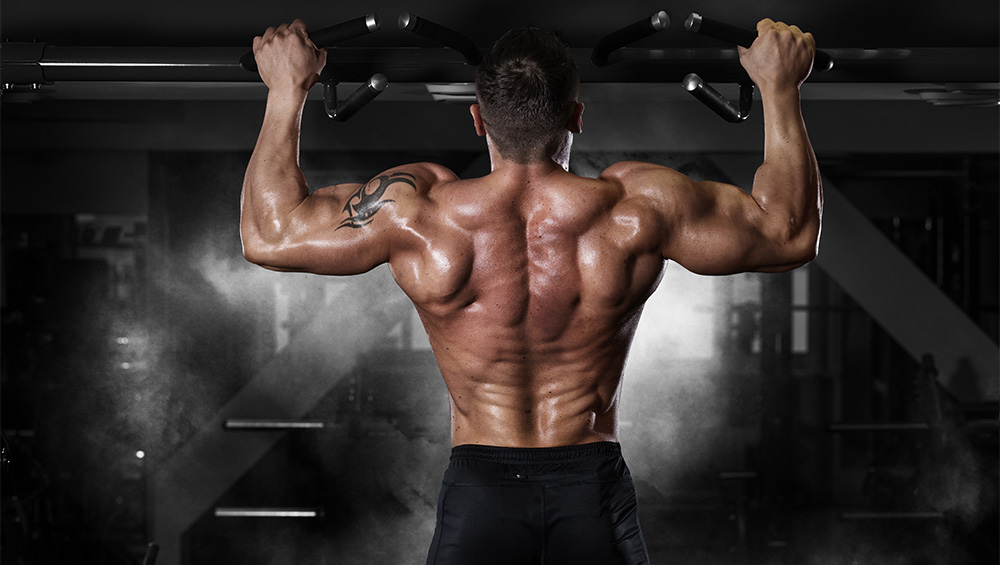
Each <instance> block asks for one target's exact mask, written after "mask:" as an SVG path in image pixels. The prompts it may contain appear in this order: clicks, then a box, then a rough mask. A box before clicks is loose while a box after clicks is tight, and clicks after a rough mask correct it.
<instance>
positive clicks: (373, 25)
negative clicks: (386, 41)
mask: <svg viewBox="0 0 1000 565" xmlns="http://www.w3.org/2000/svg"><path fill="white" fill-rule="evenodd" d="M380 29H382V23H381V20H380V19H379V17H378V14H377V13H374V12H373V13H371V14H368V15H366V16H361V17H359V18H354V19H353V20H348V21H346V22H341V23H339V24H336V25H332V26H330V27H326V28H323V29H320V30H316V31H314V32H311V33H310V34H309V39H310V40H311V41H312V42H313V43H314V44H315V45H316V47H319V48H320V49H322V48H324V47H332V46H334V45H336V44H338V43H341V42H343V41H347V40H349V39H354V38H356V37H362V36H365V35H368V34H369V33H374V32H376V31H378V30H380ZM240 68H242V69H243V70H246V71H251V72H257V61H256V60H254V56H253V52H252V51H251V52H248V53H244V54H243V56H242V57H240ZM320 82H322V83H323V109H324V110H326V115H327V116H329V117H330V118H332V119H334V120H336V121H338V122H346V121H347V120H349V119H350V118H351V116H353V115H354V114H356V113H358V111H359V110H360V109H361V108H364V107H365V106H366V105H368V103H369V102H371V101H372V100H374V99H375V98H376V97H377V96H378V95H379V94H382V92H384V91H385V89H386V87H388V86H389V79H387V78H386V77H385V75H383V74H381V73H375V74H374V75H372V77H371V78H370V79H368V82H367V83H365V84H362V85H361V86H360V87H358V89H357V90H355V91H354V92H352V93H351V95H350V96H348V97H347V99H346V100H344V101H343V102H338V100H337V80H336V77H335V76H334V74H333V73H332V72H328V71H327V70H326V69H323V74H322V75H321V76H320Z"/></svg>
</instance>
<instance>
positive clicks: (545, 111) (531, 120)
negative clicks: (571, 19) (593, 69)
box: [476, 27, 582, 163]
mask: <svg viewBox="0 0 1000 565" xmlns="http://www.w3.org/2000/svg"><path fill="white" fill-rule="evenodd" d="M579 90H580V78H579V73H578V72H577V69H576V63H574V62H573V58H572V57H571V56H570V54H569V50H568V49H567V48H566V46H565V45H563V44H562V42H561V41H559V39H557V38H556V37H555V36H553V35H552V34H549V33H547V32H545V31H542V30H540V29H537V28H532V27H525V28H518V29H513V30H511V31H509V32H507V33H506V34H504V36H503V37H501V38H500V40H499V41H497V42H496V44H495V45H494V46H493V49H492V50H491V51H490V53H489V55H487V56H486V58H485V60H483V63H482V64H481V65H480V66H479V70H478V71H477V72H476V97H477V98H478V102H479V112H480V114H481V116H482V119H483V122H484V123H485V127H486V130H487V131H488V133H489V136H490V139H491V140H492V142H493V145H494V146H495V147H496V149H497V150H498V151H499V152H500V155H501V156H503V157H504V158H505V159H509V160H512V161H515V162H518V163H530V162H535V161H542V160H548V159H550V158H551V157H552V156H553V154H554V153H556V152H558V151H559V149H560V147H561V146H562V145H564V144H565V142H566V135H567V132H568V131H570V130H573V129H575V127H576V126H575V125H574V122H575V121H578V120H579V115H578V114H577V112H578V111H582V108H581V109H578V108H577V107H578V104H577V102H576V98H577V94H578V93H579Z"/></svg>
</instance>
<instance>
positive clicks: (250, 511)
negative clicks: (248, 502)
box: [215, 507, 323, 518]
mask: <svg viewBox="0 0 1000 565" xmlns="http://www.w3.org/2000/svg"><path fill="white" fill-rule="evenodd" d="M215 517H216V518H322V517H323V509H322V508H228V507H218V508H216V509H215Z"/></svg>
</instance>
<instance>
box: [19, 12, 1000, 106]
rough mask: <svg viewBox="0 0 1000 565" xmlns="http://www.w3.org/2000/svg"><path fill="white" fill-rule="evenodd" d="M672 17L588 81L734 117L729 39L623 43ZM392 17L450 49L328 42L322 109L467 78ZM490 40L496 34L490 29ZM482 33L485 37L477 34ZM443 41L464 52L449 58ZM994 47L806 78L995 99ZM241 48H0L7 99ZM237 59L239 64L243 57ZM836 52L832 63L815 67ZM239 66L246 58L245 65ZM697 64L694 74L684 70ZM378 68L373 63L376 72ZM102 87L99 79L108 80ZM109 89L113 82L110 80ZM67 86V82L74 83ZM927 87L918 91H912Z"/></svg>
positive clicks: (874, 52) (347, 30)
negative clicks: (673, 88)
mask: <svg viewBox="0 0 1000 565" xmlns="http://www.w3.org/2000/svg"><path fill="white" fill-rule="evenodd" d="M669 20H670V18H669V16H668V15H667V14H666V12H664V11H658V12H656V13H655V14H653V15H652V16H650V17H647V18H643V19H642V20H639V21H637V22H635V23H633V24H631V25H628V26H626V27H623V28H621V29H618V30H616V31H613V32H611V33H609V34H607V35H605V36H603V37H601V38H600V39H599V40H598V41H597V42H596V43H595V44H594V45H593V46H589V47H570V54H571V55H572V57H573V59H574V60H575V61H576V63H577V67H578V69H579V71H580V81H581V83H583V84H588V83H591V84H593V83H602V84H608V83H615V84H618V83H620V84H642V83H647V84H648V83H665V82H672V81H675V80H676V81H683V82H682V84H683V85H684V87H685V88H686V89H687V90H689V91H690V92H692V93H693V94H694V95H696V96H698V97H699V99H702V100H703V101H706V103H708V104H710V105H711V107H713V109H715V110H716V111H717V112H719V113H720V114H722V115H724V117H725V118H726V119H728V120H731V121H741V120H742V119H745V117H746V116H747V115H748V114H749V111H750V104H751V103H752V90H751V89H752V86H751V85H746V86H744V87H742V88H743V90H744V91H745V92H743V94H742V95H741V99H740V101H739V102H738V103H733V102H729V101H728V100H726V99H725V97H723V96H722V95H720V94H718V93H717V92H714V89H711V87H710V86H709V85H708V84H707V82H712V81H715V82H730V83H740V82H741V80H742V81H743V82H746V78H745V72H744V71H743V69H742V67H741V66H740V65H739V61H738V57H737V56H736V53H735V51H734V50H733V49H732V48H731V47H730V48H703V47H691V48H634V47H629V45H630V44H631V43H634V42H636V41H638V40H640V39H643V38H646V37H649V36H651V35H653V34H655V33H656V32H658V31H662V30H664V29H666V27H667V26H668V25H669ZM687 20H688V21H687V22H686V26H685V27H687V28H689V29H690V30H691V31H693V32H696V33H699V34H702V35H708V36H712V37H718V38H720V39H721V40H723V41H726V42H728V43H729V44H731V45H732V44H740V43H742V44H746V45H749V44H750V43H751V42H752V40H753V37H755V36H756V34H755V32H753V31H752V30H746V29H741V28H738V27H735V26H730V25H728V24H724V23H721V22H718V21H715V20H712V19H710V18H705V17H702V16H700V15H698V14H691V15H690V16H689V17H688V18H687ZM398 23H399V27H400V28H401V29H403V30H404V31H407V32H410V33H413V34H414V35H418V36H421V37H423V38H427V39H430V40H432V41H434V42H435V43H438V44H440V45H443V46H444V47H447V48H448V49H434V48H418V49H414V48H412V47H378V46H376V47H371V46H366V47H345V48H336V49H332V50H331V51H330V59H331V62H330V64H328V65H327V69H326V70H325V71H324V73H323V76H322V77H321V82H322V83H323V84H324V101H325V109H326V113H327V115H328V116H330V117H331V118H333V119H335V120H338V121H343V120H346V119H348V118H349V117H351V116H352V115H354V114H355V113H356V112H357V111H358V110H359V109H360V108H361V107H363V106H364V105H365V104H367V103H368V102H370V101H371V100H372V99H374V98H375V97H376V96H378V95H379V93H381V92H382V91H383V90H384V89H385V87H386V86H387V85H388V83H389V80H390V79H391V80H392V82H395V83H411V84H422V85H427V84H433V85H442V84H443V85H462V84H469V83H472V82H473V81H474V80H475V65H477V64H478V63H479V62H480V61H481V58H482V54H481V52H480V48H479V46H478V45H477V43H476V42H475V41H473V40H472V39H470V38H469V37H468V36H466V35H464V34H461V33H458V32H456V31H453V30H450V29H448V28H446V27H444V26H442V25H440V24H437V23H435V22H432V21H429V20H427V19H424V18H421V17H419V16H416V15H414V14H412V13H410V12H403V13H402V14H401V15H400V17H399V22H398ZM380 27H381V26H380V25H379V20H378V15H377V14H370V15H367V16H363V17H359V18H355V19H353V20H349V21H346V22H343V23H341V24H337V25H334V26H332V27H329V28H326V29H325V30H318V31H316V32H313V34H312V35H311V37H313V39H314V42H318V44H321V45H333V44H339V43H341V42H345V41H348V40H351V39H355V38H359V37H361V36H365V35H367V34H370V33H373V32H375V31H378V30H379V29H380ZM490 39H493V38H490ZM484 40H485V39H484ZM449 50H454V51H457V52H459V53H460V54H461V55H462V58H461V59H459V58H456V57H455V56H454V54H453V53H451V52H450V51H449ZM998 54H1000V52H998V51H997V50H996V49H995V48H964V47H963V48H895V47H894V48H837V49H827V50H826V51H825V52H824V51H818V52H817V56H816V61H815V63H814V70H815V71H816V72H814V73H813V75H812V77H811V78H810V82H811V83H834V84H854V83H895V84H912V85H913V86H911V89H910V90H908V91H907V92H910V93H912V94H914V99H918V98H923V99H925V100H928V101H930V102H933V103H935V104H936V105H944V104H948V103H951V101H952V100H953V99H954V95H955V94H956V93H957V94H961V95H962V96H964V98H965V99H963V100H961V101H960V102H957V103H961V104H963V105H967V104H968V103H970V102H976V103H979V104H981V105H984V106H986V105H995V103H996V96H995V93H996V83H998V82H1000V56H998ZM249 59H250V60H247V54H246V49H245V47H244V48H239V47H236V48H234V47H169V46H168V47H122V46H115V47H73V46H56V45H49V44H47V43H41V42H39V43H24V42H4V43H3V44H2V46H0V61H2V67H3V76H2V81H3V85H2V86H3V100H4V102H5V103H6V102H34V101H39V100H44V99H45V98H46V97H48V96H52V95H55V97H58V96H59V91H60V89H59V88H57V89H52V88H49V86H51V85H53V84H55V83H74V82H82V83H87V85H89V86H84V88H93V87H95V86H99V85H101V84H106V83H126V86H124V87H123V89H127V88H135V85H133V86H131V87H129V86H127V83H149V86H146V87H143V88H147V89H150V88H151V89H152V90H151V92H157V91H158V89H159V86H158V85H157V83H203V84H206V85H207V86H206V87H207V88H215V87H220V86H222V87H225V85H227V84H235V83H253V82H257V81H259V80H260V79H259V77H258V76H257V75H256V73H253V72H248V70H246V69H247V68H252V67H251V65H252V64H253V61H252V56H251V57H250V58H249ZM241 60H242V63H243V64H242V65H241V64H240V62H241ZM834 60H836V69H834V70H833V71H831V72H823V71H824V70H825V69H827V68H829V66H830V64H832V62H833V61H834ZM244 67H246V68H244ZM692 69H696V70H697V72H698V74H693V73H691V71H692ZM376 70H377V71H379V72H378V73H375V74H373V73H374V71H376ZM340 82H351V83H360V84H361V87H360V88H359V89H358V91H356V92H355V93H353V94H351V95H350V96H349V97H348V99H347V100H346V101H344V103H343V104H341V103H339V101H338V100H337V98H336V94H337V92H336V86H337V84H338V83H340ZM107 87H108V86H105V87H104V88H107ZM110 87H111V88H115V87H114V86H113V85H112V86H110ZM71 88H72V84H70V85H69V86H68V87H66V88H65V89H63V90H64V91H70V89H71ZM913 88H918V89H919V88H924V90H913Z"/></svg>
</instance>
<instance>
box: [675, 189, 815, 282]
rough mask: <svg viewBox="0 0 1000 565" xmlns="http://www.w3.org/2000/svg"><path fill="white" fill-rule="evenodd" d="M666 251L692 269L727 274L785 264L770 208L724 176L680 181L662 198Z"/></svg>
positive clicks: (697, 271)
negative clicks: (718, 179) (720, 179)
mask: <svg viewBox="0 0 1000 565" xmlns="http://www.w3.org/2000/svg"><path fill="white" fill-rule="evenodd" d="M662 208H663V212H664V215H665V217H664V226H665V233H664V235H663V239H662V242H663V246H662V254H663V257H664V258H665V259H670V260H673V261H676V262H677V263H679V264H680V265H682V266H683V267H684V268H685V269H688V270H689V271H692V272H695V273H698V274H703V275H727V274H733V273H740V272H747V271H772V270H777V271H781V270H786V269H788V268H791V267H794V266H796V265H786V264H784V263H783V262H784V261H785V259H784V257H785V256H786V255H785V254H783V253H782V252H781V249H780V247H781V243H780V241H779V240H778V238H776V237H775V236H774V234H772V233H769V229H770V225H769V223H768V218H767V213H766V211H765V210H764V209H763V208H762V207H761V205H760V204H759V203H758V202H757V200H755V199H754V198H753V196H751V195H750V194H748V193H747V192H744V191H743V190H742V189H741V188H739V187H736V186H733V185H731V184H726V183H720V182H709V181H705V182H697V183H696V182H693V181H688V182H685V183H680V184H678V185H675V187H673V190H670V191H668V194H667V195H666V197H665V199H664V202H663V204H662Z"/></svg>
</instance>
